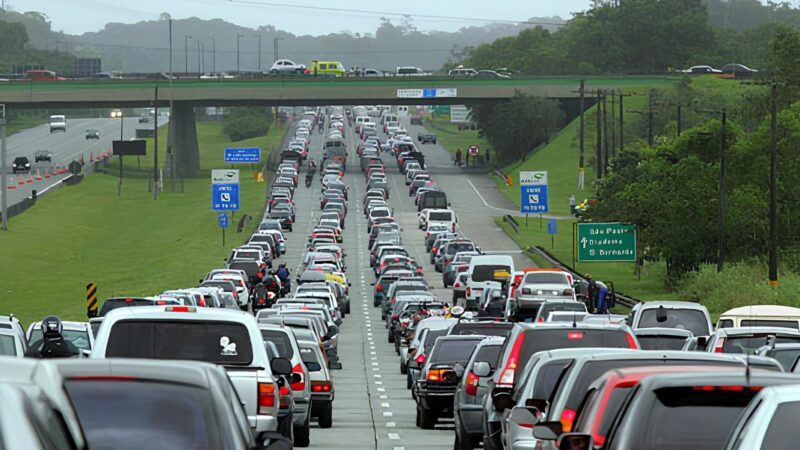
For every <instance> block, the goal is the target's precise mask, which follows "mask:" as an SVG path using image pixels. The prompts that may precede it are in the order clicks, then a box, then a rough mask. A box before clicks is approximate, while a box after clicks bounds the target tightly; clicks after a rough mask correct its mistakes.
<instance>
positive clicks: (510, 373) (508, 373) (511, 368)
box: [497, 334, 525, 387]
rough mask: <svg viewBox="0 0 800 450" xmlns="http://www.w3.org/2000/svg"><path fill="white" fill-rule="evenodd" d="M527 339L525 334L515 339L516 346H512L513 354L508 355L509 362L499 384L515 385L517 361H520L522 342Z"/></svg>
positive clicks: (504, 385)
mask: <svg viewBox="0 0 800 450" xmlns="http://www.w3.org/2000/svg"><path fill="white" fill-rule="evenodd" d="M524 340H525V335H524V334H520V335H519V337H517V340H516V341H514V346H513V347H511V354H510V355H509V357H508V362H507V363H506V367H505V368H504V369H503V372H502V373H501V374H500V380H499V381H498V382H497V386H503V387H512V386H514V374H515V373H516V371H517V363H518V362H519V351H520V349H521V348H522V342H523V341H524Z"/></svg>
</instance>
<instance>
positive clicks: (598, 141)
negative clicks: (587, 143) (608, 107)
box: [594, 90, 603, 178]
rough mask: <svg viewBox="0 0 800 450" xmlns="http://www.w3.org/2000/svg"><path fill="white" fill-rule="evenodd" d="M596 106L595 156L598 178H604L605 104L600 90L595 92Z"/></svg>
mask: <svg viewBox="0 0 800 450" xmlns="http://www.w3.org/2000/svg"><path fill="white" fill-rule="evenodd" d="M594 105H595V108H594V115H595V118H596V119H597V120H595V125H596V131H595V144H594V145H595V153H596V155H595V158H596V161H595V162H596V163H597V169H596V170H597V178H603V120H602V119H603V117H602V114H603V104H602V102H601V100H600V90H597V91H596V92H595V104H594Z"/></svg>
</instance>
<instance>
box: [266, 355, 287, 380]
mask: <svg viewBox="0 0 800 450" xmlns="http://www.w3.org/2000/svg"><path fill="white" fill-rule="evenodd" d="M270 368H271V369H272V373H273V374H275V375H284V376H288V375H290V374H291V373H292V362H291V361H289V360H288V359H287V358H280V357H278V358H272V362H270Z"/></svg>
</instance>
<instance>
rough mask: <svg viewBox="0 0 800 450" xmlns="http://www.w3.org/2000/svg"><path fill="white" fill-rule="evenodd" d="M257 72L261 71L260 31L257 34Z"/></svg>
mask: <svg viewBox="0 0 800 450" xmlns="http://www.w3.org/2000/svg"><path fill="white" fill-rule="evenodd" d="M258 73H261V33H259V34H258Z"/></svg>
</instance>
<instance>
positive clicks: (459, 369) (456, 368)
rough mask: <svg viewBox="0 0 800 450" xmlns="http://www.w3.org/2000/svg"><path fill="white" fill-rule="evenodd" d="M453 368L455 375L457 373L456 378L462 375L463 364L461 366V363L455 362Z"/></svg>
mask: <svg viewBox="0 0 800 450" xmlns="http://www.w3.org/2000/svg"><path fill="white" fill-rule="evenodd" d="M453 370H454V371H455V373H456V375H458V378H459V379H461V377H462V376H464V371H465V370H466V369H464V366H462V365H461V363H456V365H455V366H453Z"/></svg>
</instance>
